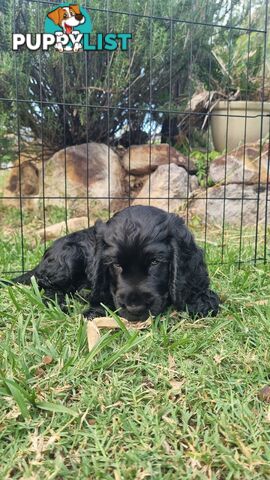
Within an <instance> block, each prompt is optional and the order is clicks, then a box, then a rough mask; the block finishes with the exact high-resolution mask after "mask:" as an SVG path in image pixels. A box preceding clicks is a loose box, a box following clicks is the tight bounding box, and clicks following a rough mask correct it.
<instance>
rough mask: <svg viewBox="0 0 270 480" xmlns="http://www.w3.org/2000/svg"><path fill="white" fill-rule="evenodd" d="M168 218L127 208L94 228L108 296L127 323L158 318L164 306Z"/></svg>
mask: <svg viewBox="0 0 270 480" xmlns="http://www.w3.org/2000/svg"><path fill="white" fill-rule="evenodd" d="M168 217H169V215H168V214H167V213H166V212H163V211H162V210H159V209H155V208H152V207H131V208H128V209H125V210H123V211H122V212H120V213H118V214H116V215H115V216H114V217H113V218H112V219H111V220H110V221H109V222H107V224H98V225H97V226H96V229H97V231H98V235H99V236H100V237H102V242H103V247H102V264H103V265H104V267H105V268H106V274H105V275H106V278H107V280H109V286H108V288H109V290H110V295H111V297H112V298H113V301H114V305H115V307H116V308H117V309H119V315H120V316H122V317H124V318H126V319H128V320H130V321H136V320H141V321H143V320H146V319H147V318H148V316H149V313H151V314H152V315H158V314H160V313H162V312H163V311H164V309H165V307H166V306H167V305H168V300H169V291H168V284H169V276H170V256H171V246H170V242H168V241H167V235H168Z"/></svg>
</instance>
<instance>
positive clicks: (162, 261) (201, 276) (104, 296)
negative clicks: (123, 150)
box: [13, 206, 219, 321]
mask: <svg viewBox="0 0 270 480" xmlns="http://www.w3.org/2000/svg"><path fill="white" fill-rule="evenodd" d="M33 275H34V276H35V278H36V281H37V283H38V285H39V286H40V287H41V288H43V289H44V290H45V295H46V297H48V298H55V296H56V295H57V298H58V301H59V302H60V304H63V303H64V298H65V295H66V294H71V293H75V292H76V291H79V290H81V289H82V288H85V287H87V288H89V289H91V293H90V296H89V303H90V308H89V310H88V311H87V312H85V315H86V316H88V317H89V318H93V317H95V316H99V315H101V314H103V313H104V311H102V309H101V307H100V303H104V304H105V305H107V306H108V307H110V308H112V309H113V310H115V309H119V312H118V313H119V315H120V316H122V317H124V318H126V319H128V320H131V321H132V320H146V319H147V318H148V316H149V312H151V314H152V315H158V314H160V313H162V312H164V310H165V309H166V307H168V306H169V305H173V306H174V307H175V308H176V309H177V310H180V311H181V310H185V309H187V310H188V311H189V313H190V314H191V315H199V316H206V315H207V314H209V313H211V314H212V315H216V314H217V312H218V306H219V298H218V296H217V294H216V293H214V292H213V291H212V290H210V289H209V283H210V282H209V277H208V273H207V268H206V265H205V262H204V259H203V253H202V250H201V249H200V248H198V247H197V245H196V244H195V241H194V238H193V236H192V234H191V233H190V232H189V230H188V229H187V227H186V226H185V224H184V221H183V220H182V219H181V218H179V217H178V216H176V215H174V214H168V213H166V212H165V211H163V210H160V209H158V208H155V207H143V206H135V207H129V208H126V209H124V210H122V211H121V212H119V213H117V214H115V215H114V216H113V217H112V218H111V219H110V220H109V221H108V222H107V223H102V222H101V221H97V222H96V224H95V226H94V227H91V228H89V229H86V230H82V231H79V232H75V233H72V234H70V235H67V236H66V237H63V238H60V239H58V240H56V241H55V242H54V243H53V245H52V246H51V247H50V248H49V249H48V250H47V251H46V252H45V254H44V256H43V258H42V260H41V262H40V264H39V265H38V266H37V267H36V268H34V269H33V270H32V271H31V272H29V273H26V274H24V275H22V276H21V277H18V278H16V279H14V280H13V282H20V283H26V284H28V283H30V281H31V276H33Z"/></svg>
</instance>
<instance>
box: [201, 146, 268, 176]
mask: <svg viewBox="0 0 270 480" xmlns="http://www.w3.org/2000/svg"><path fill="white" fill-rule="evenodd" d="M268 162H269V158H268V149H265V148H264V149H263V150H262V153H261V155H260V146H259V144H250V145H246V147H244V146H242V147H239V148H237V149H235V150H233V151H232V152H231V153H229V154H227V155H222V156H221V157H219V158H217V159H216V160H214V161H213V162H211V164H210V167H209V178H210V179H211V180H212V181H213V182H214V183H220V184H224V183H226V184H229V183H245V184H249V185H252V184H256V183H257V184H258V183H259V182H260V183H267V173H268V181H269V180H270V170H269V169H268ZM260 165H261V168H260ZM267 169H268V170H267Z"/></svg>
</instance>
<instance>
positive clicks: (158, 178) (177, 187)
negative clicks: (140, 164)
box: [133, 164, 198, 211]
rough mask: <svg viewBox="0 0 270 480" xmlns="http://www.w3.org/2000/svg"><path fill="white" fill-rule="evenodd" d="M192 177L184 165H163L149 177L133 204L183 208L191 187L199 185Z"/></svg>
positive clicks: (173, 209) (172, 208)
mask: <svg viewBox="0 0 270 480" xmlns="http://www.w3.org/2000/svg"><path fill="white" fill-rule="evenodd" d="M191 178H192V177H191V176H190V175H189V174H188V173H187V171H186V170H185V169H184V168H182V167H178V166H177V165H175V164H171V165H161V166H160V167H158V168H157V170H156V171H155V172H154V173H152V175H151V176H150V177H148V179H147V180H146V182H145V184H144V186H143V188H142V190H141V191H140V193H139V194H138V196H137V198H136V200H135V201H134V202H133V205H152V206H155V207H158V208H163V209H164V210H168V209H169V211H175V210H178V209H180V208H183V206H184V205H185V203H186V201H187V198H188V197H189V195H190V193H191V189H192V188H193V189H195V188H197V187H198V181H196V180H195V179H194V178H193V179H192V182H191V181H190V179H191ZM169 184H170V187H169ZM149 196H150V201H149ZM168 197H170V200H169V201H168Z"/></svg>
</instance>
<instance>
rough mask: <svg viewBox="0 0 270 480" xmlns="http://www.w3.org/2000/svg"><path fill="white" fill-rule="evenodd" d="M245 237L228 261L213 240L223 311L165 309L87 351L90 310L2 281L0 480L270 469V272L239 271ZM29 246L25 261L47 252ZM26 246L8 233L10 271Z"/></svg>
mask: <svg viewBox="0 0 270 480" xmlns="http://www.w3.org/2000/svg"><path fill="white" fill-rule="evenodd" d="M232 238H234V237H232ZM238 240H239V239H235V240H230V241H227V243H226V248H225V255H226V258H225V259H226V261H227V263H226V265H223V266H220V265H218V262H219V260H220V246H219V245H218V244H215V242H213V244H212V243H211V244H210V245H209V248H208V258H209V260H210V262H211V263H213V264H212V266H211V267H210V269H211V278H212V280H213V285H214V287H215V288H216V289H217V290H218V291H219V292H220V293H221V294H222V297H223V299H224V304H223V306H222V309H221V311H220V314H219V316H218V317H216V318H214V319H212V318H206V319H201V320H197V321H191V320H190V319H189V318H187V316H186V315H182V316H180V315H177V314H175V313H174V312H168V314H167V315H164V316H163V317H162V318H157V319H156V320H155V321H154V322H153V325H152V327H151V328H149V329H148V330H145V331H141V332H135V333H134V332H130V331H129V332H126V331H124V330H120V331H117V332H116V333H109V332H108V331H106V332H103V334H104V335H103V337H102V340H101V342H100V344H99V345H98V347H97V348H96V349H95V351H94V352H92V353H89V352H88V349H87V341H86V332H85V330H86V327H85V323H84V321H83V318H82V315H81V311H82V306H81V305H79V304H78V303H76V302H70V311H69V314H64V313H63V312H61V311H60V310H59V308H58V307H57V306H56V305H50V307H49V308H48V307H45V306H44V305H43V303H42V298H41V296H40V293H39V292H38V291H37V289H36V288H35V286H32V287H31V288H30V287H27V288H23V287H9V288H6V289H4V290H1V303H0V396H1V399H0V458H1V461H0V465H1V466H0V478H1V479H11V478H12V479H42V480H43V479H44V480H52V479H56V480H62V479H64V480H66V479H70V480H71V479H72V480H73V479H74V478H76V479H85V480H86V479H91V480H92V479H93V480H96V479H101V480H119V479H122V480H142V479H147V478H149V479H154V480H159V479H160V480H161V479H162V480H163V479H165V480H167V479H168V480H169V479H175V480H179V479H181V480H182V479H183V480H184V479H252V480H254V479H264V478H265V479H268V478H269V477H270V405H269V404H267V403H264V402H263V401H261V400H259V399H258V391H259V390H260V389H261V388H262V387H263V386H265V385H267V384H270V352H269V342H270V269H269V266H263V265H259V266H254V265H251V264H247V265H245V266H244V267H243V268H242V269H241V270H238V268H237V266H236V265H235V264H234V263H233V261H234V260H235V259H237V253H236V250H237V248H236V246H237V244H238ZM29 245H30V244H29ZM29 245H27V243H26V245H25V247H26V257H27V258H26V263H27V265H29V266H30V265H33V264H34V263H35V261H36V260H37V258H38V257H39V256H40V255H41V252H42V250H43V247H42V245H40V246H37V248H36V249H33V248H30V247H29ZM19 253H20V238H19V237H17V238H10V239H8V238H6V239H5V240H2V241H1V242H0V257H1V268H2V267H3V269H6V270H8V269H11V268H14V266H15V267H16V268H20V261H17V257H18V256H19ZM243 254H244V256H245V258H252V255H253V245H251V246H249V244H248V237H247V240H246V241H245V242H244V252H243ZM16 262H17V263H16ZM215 262H217V264H216V265H215V264H214V263H215ZM262 300H264V301H265V300H268V303H267V302H266V303H265V304H262V302H261V301H262Z"/></svg>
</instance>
